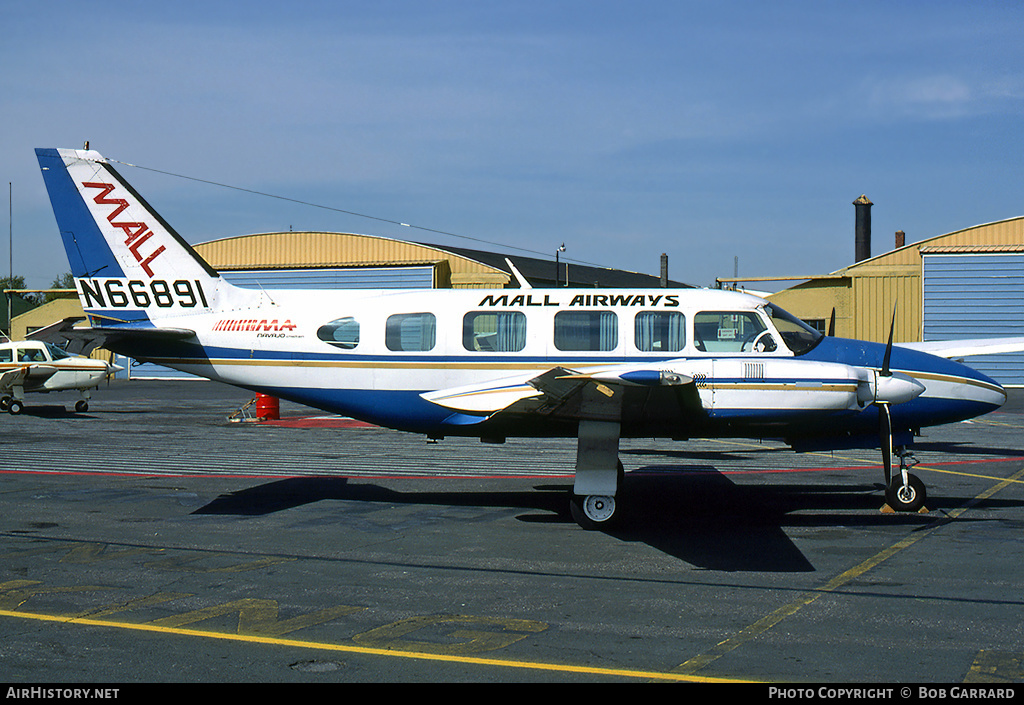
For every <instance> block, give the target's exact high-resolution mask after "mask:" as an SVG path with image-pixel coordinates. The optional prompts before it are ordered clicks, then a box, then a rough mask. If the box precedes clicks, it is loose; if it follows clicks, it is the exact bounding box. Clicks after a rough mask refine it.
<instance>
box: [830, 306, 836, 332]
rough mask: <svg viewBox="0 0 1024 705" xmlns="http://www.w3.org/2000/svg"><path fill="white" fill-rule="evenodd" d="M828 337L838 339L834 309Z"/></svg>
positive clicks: (833, 308) (833, 309)
mask: <svg viewBox="0 0 1024 705" xmlns="http://www.w3.org/2000/svg"><path fill="white" fill-rule="evenodd" d="M828 337H830V338H834V337H836V309H835V307H834V306H833V307H832V317H831V318H829V319H828Z"/></svg>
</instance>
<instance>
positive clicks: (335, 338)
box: [316, 316, 359, 350]
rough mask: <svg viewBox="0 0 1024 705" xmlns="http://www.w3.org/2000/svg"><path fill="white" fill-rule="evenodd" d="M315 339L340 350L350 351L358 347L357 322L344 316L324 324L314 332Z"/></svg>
mask: <svg viewBox="0 0 1024 705" xmlns="http://www.w3.org/2000/svg"><path fill="white" fill-rule="evenodd" d="M316 337H317V338H319V339H320V340H322V341H324V342H325V343H328V344H330V345H333V346H334V347H336V348H341V349H342V350H352V349H353V348H355V347H356V346H357V345H359V321H357V320H356V319H354V318H352V317H351V316H346V317H345V318H336V319H335V320H333V321H331V322H330V323H325V324H324V325H322V326H320V328H318V329H317V331H316Z"/></svg>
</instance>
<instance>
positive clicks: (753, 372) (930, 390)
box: [36, 149, 1021, 528]
mask: <svg viewBox="0 0 1024 705" xmlns="http://www.w3.org/2000/svg"><path fill="white" fill-rule="evenodd" d="M36 154H37V157H38V159H39V164H40V167H41V168H42V172H43V178H44V180H45V182H46V187H47V190H48V191H49V195H50V199H51V201H52V204H53V209H54V213H55V215H56V218H57V223H58V225H59V227H60V231H61V237H62V238H63V241H64V246H65V248H66V249H67V255H68V259H69V261H70V264H71V270H72V273H73V275H74V277H75V280H76V283H77V287H78V293H79V297H80V299H81V302H82V306H83V307H84V309H85V312H86V314H87V315H88V317H89V318H90V322H91V326H92V327H91V328H89V329H87V330H84V331H83V330H77V329H73V328H72V327H71V326H70V324H69V325H65V326H60V328H61V329H62V330H61V331H60V333H59V334H60V336H62V337H63V338H65V339H72V338H78V339H81V338H85V337H87V338H89V339H91V342H89V343H88V344H89V345H95V344H98V343H99V342H102V345H103V346H104V347H106V348H107V349H110V350H113V351H116V352H118V353H121V354H123V355H128V356H130V357H133V358H136V359H138V360H146V361H152V362H155V363H157V364H160V365H165V366H167V367H172V368H175V369H178V370H182V371H185V372H188V373H191V374H195V375H199V376H202V377H207V378H210V379H213V380H217V381H220V382H226V383H228V384H232V385H236V386H239V387H243V388H245V389H249V390H253V391H256V392H260V393H265V394H269V395H273V396H276V397H279V398H283V399H287V400H291V401H294V402H298V403H301V404H305V405H308V406H311V407H315V408H318V409H323V410H326V411H330V412H334V413H338V414H343V415H346V416H351V417H354V418H357V419H361V420H364V421H368V422H371V423H374V424H377V425H380V426H385V427H390V428H394V429H401V430H404V431H412V432H417V433H423V434H426V435H427V436H429V437H431V438H440V437H444V436H471V437H478V438H480V439H481V440H485V441H499V442H500V441H503V440H504V439H505V438H506V437H512V436H526V437H538V436H566V437H573V438H576V439H577V443H578V445H577V461H576V468H575V470H576V472H575V480H574V486H573V490H572V493H571V495H570V497H571V502H570V507H571V509H572V513H573V516H574V518H575V519H576V521H577V522H579V523H580V524H581V525H582V526H584V527H587V528H593V527H602V526H607V525H608V522H610V521H611V520H612V519H613V517H614V516H615V514H616V511H615V509H616V495H617V492H618V490H619V485H620V482H621V481H622V477H623V467H622V465H621V463H620V462H619V459H618V448H619V440H620V438H623V437H648V438H652V437H668V438H674V439H688V438H698V437H749V438H778V439H784V440H785V441H786V442H788V443H789V444H790V445H791V446H792V447H793V448H794V449H796V450H802V449H812V448H815V449H821V448H838V447H844V448H848V447H875V448H877V447H880V448H881V450H882V456H883V466H884V471H885V480H886V486H887V488H888V490H887V492H886V500H887V502H888V503H889V505H890V506H891V507H893V508H894V509H897V510H903V511H915V510H917V509H919V508H920V507H921V506H922V504H923V502H924V496H925V489H924V486H923V484H922V483H921V481H920V480H919V479H918V478H917V477H915V476H914V475H912V474H910V473H909V472H908V468H909V467H910V466H911V464H912V463H913V462H914V461H913V457H912V455H911V454H910V453H909V452H908V451H907V447H908V446H909V445H910V444H911V442H912V440H913V436H914V431H915V430H916V429H919V428H920V427H922V426H930V425H936V424H946V423H950V422H953V421H960V420H963V419H969V418H972V417H975V416H978V415H981V414H984V413H987V412H990V411H992V410H994V409H997V408H999V407H1000V406H1001V405H1002V404H1003V403H1004V401H1005V400H1006V395H1005V393H1004V391H1003V389H1002V387H1000V386H999V385H998V384H997V383H996V382H994V381H993V380H991V379H989V378H988V377H986V376H984V375H982V374H980V373H978V372H976V371H974V370H972V369H971V368H969V367H966V366H964V365H962V364H959V363H956V362H953V361H950V360H948V359H946V358H944V357H941V356H936V355H933V354H925V353H922V352H917V351H914V350H911V349H908V347H909V346H907V345H901V346H896V345H893V344H892V337H891V335H890V340H889V344H888V345H882V344H874V343H867V342H860V341H855V340H842V339H838V338H835V337H830V336H824V335H821V334H820V333H818V332H816V331H815V330H813V329H811V328H809V327H808V326H807V325H805V324H803V323H802V322H800V321H799V320H797V319H796V318H794V317H793V316H791V315H790V314H788V313H786V312H785V311H783V310H781V309H780V308H778V307H777V306H774V305H773V304H771V303H768V302H766V301H765V300H764V299H762V298H759V297H755V296H751V295H746V294H742V293H737V292H727V291H718V290H699V289H693V290H689V289H651V290H642V291H641V290H637V291H634V290H600V289H578V290H577V289H569V288H557V289H548V290H540V289H532V288H530V287H529V285H528V284H527V283H526V282H521V285H522V288H520V289H500V290H486V291H485V290H427V291H403V290H387V291H365V290H351V291H329V292H325V291H316V292H312V291H274V292H273V293H272V295H269V294H268V293H266V292H264V291H262V290H254V289H246V288H240V287H238V286H234V285H232V284H230V283H228V282H227V281H225V280H224V279H223V278H221V277H220V275H219V274H218V273H217V272H216V271H214V270H213V269H212V268H211V267H210V266H209V265H208V264H207V263H206V262H204V261H203V260H202V259H201V258H200V257H199V256H198V255H197V254H196V253H195V252H194V251H193V250H192V248H191V247H190V246H189V245H188V244H187V243H186V242H185V241H184V240H183V239H182V238H181V237H180V236H179V235H178V233H176V232H175V231H174V230H173V229H172V228H171V227H170V226H169V225H168V224H167V223H166V222H164V220H163V219H162V218H161V217H160V216H159V215H157V213H156V212H155V211H154V210H152V209H151V208H150V206H149V205H148V204H147V203H146V202H145V201H144V200H143V199H142V198H141V197H140V196H139V194H138V193H136V192H135V191H134V190H133V189H132V188H131V187H130V186H129V185H128V183H127V182H126V181H124V179H122V178H121V176H120V175H119V174H118V173H117V172H116V171H115V170H114V168H113V167H112V166H111V165H110V164H109V163H108V162H107V161H106V160H104V158H103V157H102V156H101V155H100V154H98V153H97V152H94V151H79V150H55V149H40V150H37V152H36ZM1020 342H1021V341H1017V343H1020ZM972 350H973V349H972ZM975 352H976V351H975ZM957 354H958V355H962V354H966V353H965V348H962V347H961V348H958V349H957ZM894 454H895V455H897V456H898V457H899V458H900V460H901V462H900V472H899V473H898V474H897V475H896V476H895V477H893V476H892V475H893V473H892V471H891V469H892V465H891V459H892V457H893V456H894Z"/></svg>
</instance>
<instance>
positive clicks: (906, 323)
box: [852, 271, 921, 343]
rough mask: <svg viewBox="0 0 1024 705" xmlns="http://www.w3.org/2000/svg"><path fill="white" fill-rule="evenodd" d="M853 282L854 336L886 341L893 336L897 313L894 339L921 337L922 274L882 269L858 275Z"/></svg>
mask: <svg viewBox="0 0 1024 705" xmlns="http://www.w3.org/2000/svg"><path fill="white" fill-rule="evenodd" d="M852 283H853V319H854V332H853V333H854V334H853V337H854V338H857V339H858V340H871V341H874V342H877V343H884V342H885V341H887V340H888V339H889V329H890V328H891V327H892V320H893V319H892V317H893V312H895V313H896V327H895V329H894V331H893V340H894V341H896V342H908V341H916V340H920V339H921V338H920V336H921V328H920V326H921V277H920V275H919V274H917V273H916V272H906V271H903V272H888V273H885V272H879V273H877V274H875V273H872V274H871V275H869V276H857V277H854V278H853V279H852Z"/></svg>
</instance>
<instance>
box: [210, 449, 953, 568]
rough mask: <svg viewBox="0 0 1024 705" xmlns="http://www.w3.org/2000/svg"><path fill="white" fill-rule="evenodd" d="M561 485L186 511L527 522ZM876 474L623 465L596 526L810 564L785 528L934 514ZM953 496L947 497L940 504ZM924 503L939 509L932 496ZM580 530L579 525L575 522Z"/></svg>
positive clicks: (722, 561)
mask: <svg viewBox="0 0 1024 705" xmlns="http://www.w3.org/2000/svg"><path fill="white" fill-rule="evenodd" d="M570 489H571V485H570V484H563V483H552V484H545V485H540V486H537V487H534V488H530V489H524V490H519V491H517V490H512V491H499V490H495V491H486V490H485V491H480V490H468V491H458V490H454V489H453V490H450V491H411V492H405V491H397V490H394V489H391V488H387V487H383V486H381V485H378V484H374V482H373V480H372V478H366V479H362V478H360V479H351V480H350V479H349V478H346V477H323V476H317V477H298V478H286V479H281V480H275V481H274V482H270V483H266V484H262V485H257V486H254V487H250V488H247V489H242V490H239V491H237V492H232V493H229V494H225V495H221V496H220V497H217V498H216V499H214V500H213V501H212V502H210V503H209V504H207V505H205V506H204V507H201V508H200V509H198V510H196V511H195V512H194V514H206V515H234V516H261V515H267V514H271V513H274V512H279V511H285V510H288V509H291V508H295V507H299V506H302V505H306V504H310V503H314V502H321V501H330V500H334V501H344V502H361V503H375V504H380V503H386V504H390V505H405V506H412V507H423V508H429V507H441V508H445V507H447V508H453V507H474V508H479V507H490V508H497V509H511V510H521V511H520V513H518V514H517V515H516V518H517V519H518V520H519V521H522V522H529V523H570V522H572V519H571V517H570V515H569V510H568V492H569V490H570ZM882 503H883V498H882V492H881V483H878V484H873V483H860V484H855V483H851V484H836V483H828V482H823V483H822V484H773V485H739V484H736V483H734V482H733V481H732V480H730V479H729V478H728V477H727V476H726V475H724V474H722V473H720V472H718V471H717V470H714V469H708V467H706V466H703V467H699V468H698V467H693V468H690V467H681V466H670V467H664V466H658V467H655V468H641V469H639V470H636V471H631V472H629V473H627V474H626V477H625V480H624V481H623V483H622V488H621V492H620V509H619V516H618V517H617V521H616V524H615V525H614V526H613V527H612V528H609V529H607V530H605V531H604V532H603V533H605V534H606V535H608V536H611V537H613V538H616V539H618V540H620V541H628V542H638V543H645V544H647V545H649V546H651V547H653V548H655V549H657V550H659V551H662V552H664V553H666V554H668V555H671V556H674V557H676V558H679V559H680V560H682V561H685V562H687V563H690V564H691V565H693V566H695V567H699V568H703V569H707V570H719V571H758V572H805V571H813V570H815V568H814V566H813V565H812V564H811V562H810V561H809V560H808V559H807V557H806V556H805V555H804V554H803V553H801V551H800V550H799V549H798V548H797V547H796V545H795V544H794V543H793V541H792V540H791V539H790V538H789V537H788V536H787V534H786V531H785V529H786V528H787V527H802V528H807V527H811V528H816V527H821V528H840V529H851V530H854V531H855V530H857V529H858V528H861V527H865V526H874V525H901V526H908V525H909V526H924V525H927V524H929V523H931V522H933V521H936V519H937V518H939V517H941V514H938V513H936V512H934V511H933V512H932V513H931V514H920V515H918V514H883V513H882V512H881V511H880V509H881V506H882ZM961 503H962V500H961V499H955V498H954V499H950V500H949V501H948V504H949V506H955V505H959V504H961ZM929 504H930V505H931V506H932V507H937V508H938V509H939V510H940V511H941V509H942V508H943V505H944V504H947V502H944V501H943V500H942V499H941V498H939V499H937V500H936V501H935V503H933V502H932V500H929ZM581 531H582V530H581Z"/></svg>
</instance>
